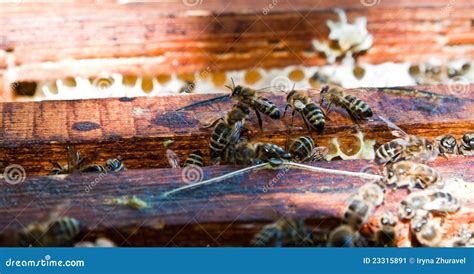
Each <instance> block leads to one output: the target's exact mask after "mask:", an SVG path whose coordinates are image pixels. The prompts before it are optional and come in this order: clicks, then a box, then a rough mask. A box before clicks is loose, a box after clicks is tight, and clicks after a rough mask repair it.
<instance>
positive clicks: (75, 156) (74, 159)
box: [49, 146, 84, 175]
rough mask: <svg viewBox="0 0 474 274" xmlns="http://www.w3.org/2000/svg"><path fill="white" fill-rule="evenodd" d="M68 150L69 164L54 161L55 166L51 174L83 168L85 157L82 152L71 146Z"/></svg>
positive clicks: (67, 172)
mask: <svg viewBox="0 0 474 274" xmlns="http://www.w3.org/2000/svg"><path fill="white" fill-rule="evenodd" d="M66 151H67V164H66V165H64V166H63V165H61V164H60V163H58V162H52V164H53V166H54V168H53V169H52V170H51V172H50V173H49V175H60V174H70V173H73V172H75V171H78V170H80V169H81V168H82V164H83V163H84V159H83V158H82V156H81V153H80V152H79V151H75V150H74V149H73V148H72V147H71V146H67V147H66Z"/></svg>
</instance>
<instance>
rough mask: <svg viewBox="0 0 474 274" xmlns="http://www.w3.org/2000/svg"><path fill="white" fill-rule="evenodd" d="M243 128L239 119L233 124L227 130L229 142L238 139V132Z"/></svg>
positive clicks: (233, 142)
mask: <svg viewBox="0 0 474 274" xmlns="http://www.w3.org/2000/svg"><path fill="white" fill-rule="evenodd" d="M243 128H244V123H243V121H239V122H237V123H235V124H234V126H233V127H232V129H231V130H230V132H229V135H228V136H229V144H236V143H237V142H238V141H239V139H240V132H241V131H242V129H243Z"/></svg>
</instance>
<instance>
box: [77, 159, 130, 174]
mask: <svg viewBox="0 0 474 274" xmlns="http://www.w3.org/2000/svg"><path fill="white" fill-rule="evenodd" d="M124 170H127V168H126V167H125V165H124V163H123V159H122V157H120V156H118V157H117V158H111V159H107V160H106V161H105V164H104V165H100V164H92V165H88V166H85V167H84V168H82V169H81V172H100V173H109V172H120V171H124Z"/></svg>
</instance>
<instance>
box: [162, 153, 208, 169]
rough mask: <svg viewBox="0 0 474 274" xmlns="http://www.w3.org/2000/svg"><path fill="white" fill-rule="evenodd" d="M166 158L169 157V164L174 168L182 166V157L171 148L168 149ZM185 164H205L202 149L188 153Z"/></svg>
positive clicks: (199, 165)
mask: <svg viewBox="0 0 474 274" xmlns="http://www.w3.org/2000/svg"><path fill="white" fill-rule="evenodd" d="M166 158H167V159H168V162H169V164H170V165H171V167H172V168H180V167H181V165H180V159H179V156H178V155H177V154H176V153H175V152H174V151H173V150H171V149H166ZM184 166H185V167H187V166H198V167H202V166H204V159H203V157H202V153H201V151H200V150H195V151H193V152H191V154H189V155H188V157H187V158H186V160H185V161H184Z"/></svg>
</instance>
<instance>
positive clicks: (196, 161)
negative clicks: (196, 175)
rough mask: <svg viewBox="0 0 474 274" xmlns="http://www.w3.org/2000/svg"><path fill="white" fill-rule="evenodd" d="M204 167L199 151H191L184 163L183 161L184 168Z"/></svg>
mask: <svg viewBox="0 0 474 274" xmlns="http://www.w3.org/2000/svg"><path fill="white" fill-rule="evenodd" d="M203 165H204V161H203V159H202V153H201V151H199V150H196V151H193V152H192V153H191V154H189V156H188V158H186V161H184V166H199V167H202V166H203Z"/></svg>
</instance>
